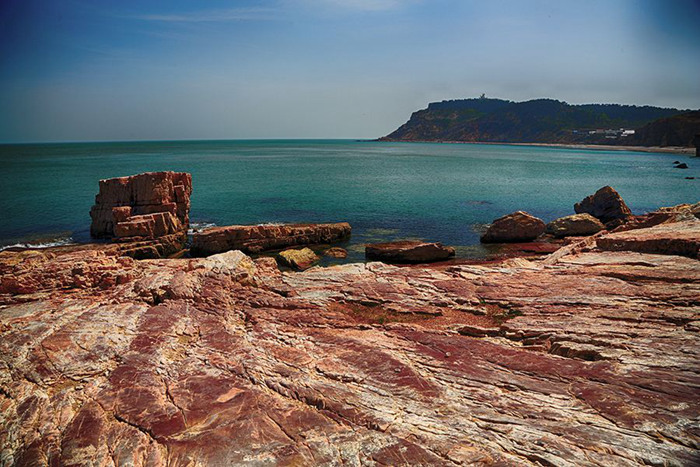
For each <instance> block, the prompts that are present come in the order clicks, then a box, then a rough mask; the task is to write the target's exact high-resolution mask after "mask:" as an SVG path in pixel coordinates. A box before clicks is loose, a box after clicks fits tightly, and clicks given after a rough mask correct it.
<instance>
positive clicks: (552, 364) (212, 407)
mask: <svg viewBox="0 0 700 467" xmlns="http://www.w3.org/2000/svg"><path fill="white" fill-rule="evenodd" d="M637 232H639V231H637ZM632 233H634V231H632V232H629V234H632ZM613 235H616V234H613ZM586 240H587V239H586ZM584 241H585V240H581V242H584ZM565 248H566V247H565ZM587 249H588V251H585V250H584V249H582V248H572V249H570V250H568V251H569V253H568V254H561V255H558V256H557V257H556V258H553V259H551V260H549V261H548V262H547V263H546V264H544V263H543V262H540V261H528V260H525V259H521V258H518V259H514V260H508V261H506V262H503V263H498V264H487V265H480V266H476V265H468V264H462V265H455V264H450V265H443V266H431V267H427V266H411V267H396V266H391V265H385V264H382V263H369V264H347V265H342V266H334V267H330V268H312V269H310V270H308V271H306V272H303V273H281V272H280V271H278V270H277V269H276V267H275V265H274V259H272V258H260V259H257V260H255V261H253V260H251V258H249V257H247V256H246V255H244V254H242V253H241V252H239V251H231V252H227V253H222V254H218V255H214V256H210V257H208V258H199V259H168V260H145V261H133V260H131V259H129V258H119V257H118V256H115V255H113V254H111V253H110V252H109V251H106V250H105V251H103V250H102V249H96V250H92V252H91V253H88V249H86V247H82V248H72V249H70V248H65V249H57V250H51V251H48V250H45V251H41V252H39V251H34V252H10V251H4V252H0V283H2V284H3V286H2V290H1V291H0V302H1V303H2V304H3V306H2V307H0V426H2V428H3V429H2V430H0V459H2V460H1V461H0V462H1V463H2V464H3V465H28V464H32V465H86V464H89V465H113V464H120V465H146V464H147V465H154V466H159V465H242V464H276V465H339V464H352V465H375V464H376V465H460V464H461V465H524V466H528V465H531V466H537V465H695V464H697V459H698V457H697V426H698V418H699V417H700V404H699V402H698V397H697V395H698V393H699V392H700V377H699V376H698V372H697V362H698V359H699V358H700V313H699V311H698V307H697V304H698V297H700V262H699V261H697V260H695V259H690V258H684V257H680V256H671V255H655V254H646V253H637V252H628V251H598V250H592V251H591V248H587ZM555 255H556V253H555ZM19 283H21V284H22V285H21V286H19V285H18V284H19ZM7 284H9V285H7Z"/></svg>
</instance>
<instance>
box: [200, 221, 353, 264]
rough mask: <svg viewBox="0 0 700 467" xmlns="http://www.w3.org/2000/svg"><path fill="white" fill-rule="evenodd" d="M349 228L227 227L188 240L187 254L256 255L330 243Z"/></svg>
mask: <svg viewBox="0 0 700 467" xmlns="http://www.w3.org/2000/svg"><path fill="white" fill-rule="evenodd" d="M351 230H352V229H351V228H350V224H348V223H347V222H340V223H337V224H285V225H229V226H225V227H214V228H213V229H208V230H205V231H204V232H198V233H195V234H194V236H193V237H192V248H191V249H190V252H191V253H192V254H193V255H195V256H207V255H213V254H216V253H222V252H224V251H229V250H241V251H242V252H244V253H260V252H261V251H267V250H279V249H282V248H287V247H290V246H300V245H314V244H321V243H332V242H337V241H339V240H342V239H343V238H346V237H347V236H349V235H350V232H351Z"/></svg>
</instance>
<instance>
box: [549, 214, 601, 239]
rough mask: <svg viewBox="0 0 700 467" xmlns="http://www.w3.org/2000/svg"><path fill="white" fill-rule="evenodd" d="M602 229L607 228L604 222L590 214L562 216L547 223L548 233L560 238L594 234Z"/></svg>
mask: <svg viewBox="0 0 700 467" xmlns="http://www.w3.org/2000/svg"><path fill="white" fill-rule="evenodd" d="M601 230H605V226H604V225H603V223H602V222H600V221H599V220H598V219H596V218H595V217H593V216H591V215H590V214H573V215H571V216H565V217H560V218H559V219H556V220H554V221H552V222H550V223H549V224H547V233H549V234H552V235H554V236H555V237H559V238H561V237H578V236H584V235H593V234H594V233H598V232H600V231H601Z"/></svg>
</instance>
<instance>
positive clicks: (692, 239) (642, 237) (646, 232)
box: [596, 219, 700, 258]
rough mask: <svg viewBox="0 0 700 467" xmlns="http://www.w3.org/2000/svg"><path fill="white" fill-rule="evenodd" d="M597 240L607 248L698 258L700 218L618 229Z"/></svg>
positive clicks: (600, 245) (598, 243)
mask: <svg viewBox="0 0 700 467" xmlns="http://www.w3.org/2000/svg"><path fill="white" fill-rule="evenodd" d="M596 243H597V245H598V247H599V248H602V249H603V250H612V251H621V250H628V251H638V252H642V253H658V254H665V255H680V256H688V257H690V258H698V251H700V220H697V219H693V220H692V221H684V222H675V223H671V224H660V225H657V226H654V227H648V228H645V229H636V230H629V231H622V232H615V233H611V234H608V235H603V236H601V237H600V238H598V239H597V241H596Z"/></svg>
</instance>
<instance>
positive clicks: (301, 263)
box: [277, 248, 319, 271]
mask: <svg viewBox="0 0 700 467" xmlns="http://www.w3.org/2000/svg"><path fill="white" fill-rule="evenodd" d="M277 260H278V261H279V262H280V264H282V265H284V266H289V267H290V268H292V269H296V270H297V271H303V270H305V269H309V268H310V267H311V266H313V265H314V263H316V262H317V261H318V260H319V257H318V256H316V253H314V252H313V250H311V249H310V248H302V249H300V250H284V251H282V252H280V253H279V254H278V255H277Z"/></svg>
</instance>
